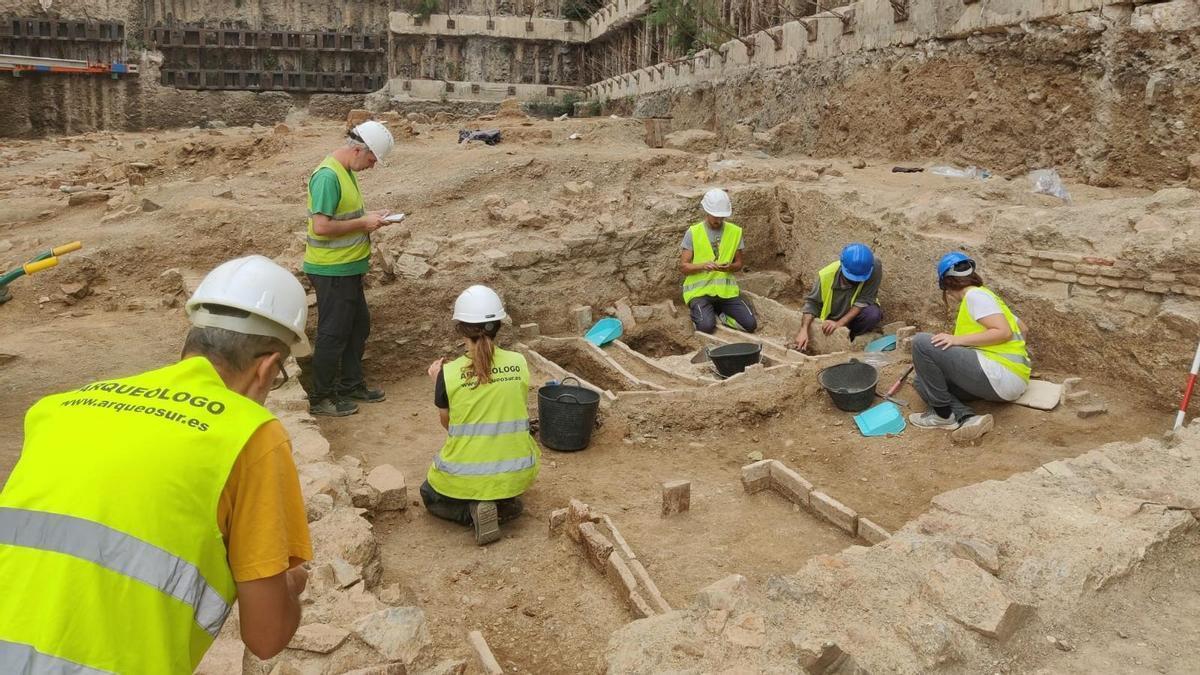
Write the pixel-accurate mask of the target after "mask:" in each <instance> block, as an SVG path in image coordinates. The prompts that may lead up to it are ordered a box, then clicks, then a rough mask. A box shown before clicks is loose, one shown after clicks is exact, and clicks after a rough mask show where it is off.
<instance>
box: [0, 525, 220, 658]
mask: <svg viewBox="0 0 1200 675" xmlns="http://www.w3.org/2000/svg"><path fill="white" fill-rule="evenodd" d="M0 544H9V545H10V546H24V547H26V548H36V549H39V550H42V551H53V552H55V553H62V554H65V555H69V556H74V557H76V558H80V559H83V560H86V561H88V562H91V563H95V564H97V565H99V566H101V567H103V568H105V569H108V570H112V571H113V572H116V573H118V574H123V575H125V576H127V577H130V578H133V579H137V580H138V581H140V582H142V583H144V584H147V585H149V586H152V587H154V588H156V589H158V590H159V591H162V592H163V593H166V594H167V595H169V596H171V597H173V598H178V599H179V600H182V601H183V602H185V603H187V604H189V605H191V606H192V608H193V614H194V616H195V617H196V623H197V624H199V626H200V627H201V628H203V629H204V632H206V633H208V634H209V635H211V636H213V638H216V637H217V633H219V632H221V626H222V625H223V624H224V623H225V617H226V616H228V615H229V610H230V605H229V603H227V602H225V600H224V598H222V597H221V594H220V593H217V591H216V590H214V589H213V587H212V586H209V585H208V582H207V581H205V580H204V577H203V576H202V575H201V574H200V570H199V569H197V568H196V566H195V565H193V564H191V563H189V562H188V561H186V560H184V559H183V558H180V557H178V556H173V555H171V554H170V553H167V552H166V551H164V550H162V549H161V548H158V547H157V546H153V545H151V544H148V543H146V542H144V541H141V540H140V539H136V538H134V537H131V536H129V535H127V534H125V533H124V532H118V531H117V530H114V529H112V528H111V527H106V526H104V525H101V524H100V523H93V522H92V521H90V520H84V519H82V518H74V517H72V516H64V515H60V514H57V513H46V512H44V511H29V510H25V509H10V508H4V507H0Z"/></svg>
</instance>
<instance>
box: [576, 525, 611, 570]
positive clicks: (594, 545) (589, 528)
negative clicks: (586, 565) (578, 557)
mask: <svg viewBox="0 0 1200 675" xmlns="http://www.w3.org/2000/svg"><path fill="white" fill-rule="evenodd" d="M579 536H580V537H581V538H582V541H583V552H584V555H585V556H586V557H587V559H588V562H590V563H592V567H595V568H596V570H597V571H598V572H600V573H601V574H607V573H608V558H609V556H611V555H612V552H613V544H612V542H611V541H609V540H608V537H606V536H604V535H603V534H600V530H597V529H596V524H595V523H583V524H582V525H580V526H579Z"/></svg>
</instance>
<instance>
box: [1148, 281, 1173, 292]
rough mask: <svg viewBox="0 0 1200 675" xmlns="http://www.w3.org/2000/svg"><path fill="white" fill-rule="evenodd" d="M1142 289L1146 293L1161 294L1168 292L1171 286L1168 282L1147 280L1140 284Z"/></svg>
mask: <svg viewBox="0 0 1200 675" xmlns="http://www.w3.org/2000/svg"><path fill="white" fill-rule="evenodd" d="M1142 290H1143V291H1146V292H1147V293H1158V294H1160V295H1161V294H1164V293H1170V292H1171V286H1170V285H1168V284H1159V283H1155V282H1153V281H1147V282H1146V283H1145V284H1144V285H1143V286H1142Z"/></svg>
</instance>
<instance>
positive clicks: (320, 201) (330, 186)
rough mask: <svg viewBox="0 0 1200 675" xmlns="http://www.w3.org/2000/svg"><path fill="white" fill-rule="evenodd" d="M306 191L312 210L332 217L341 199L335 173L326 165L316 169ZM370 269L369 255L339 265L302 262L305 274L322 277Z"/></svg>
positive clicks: (354, 179)
mask: <svg viewBox="0 0 1200 675" xmlns="http://www.w3.org/2000/svg"><path fill="white" fill-rule="evenodd" d="M350 180H352V181H354V184H355V185H358V179H357V178H355V176H354V174H350ZM308 193H309V194H310V195H312V212H313V214H314V215H315V214H318V213H320V214H321V215H325V216H329V217H330V218H332V217H333V216H334V215H336V214H337V205H338V202H340V201H342V186H341V185H339V184H338V179H337V174H335V173H334V172H333V170H332V169H330V168H328V167H323V168H320V169H317V170H316V172H315V173H313V175H312V178H309V179H308ZM370 269H371V257H370V256H367V257H366V258H363V259H362V260H355V261H354V262H349V263H342V264H340V265H315V264H313V263H310V262H305V263H304V272H305V273H306V274H317V275H320V276H324V277H349V276H354V275H356V274H366V273H367V271H368V270H370Z"/></svg>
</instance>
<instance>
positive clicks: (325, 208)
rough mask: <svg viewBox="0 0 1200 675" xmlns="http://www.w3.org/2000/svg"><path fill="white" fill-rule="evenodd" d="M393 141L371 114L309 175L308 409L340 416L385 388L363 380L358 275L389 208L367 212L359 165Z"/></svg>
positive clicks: (362, 302)
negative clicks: (313, 334) (311, 300)
mask: <svg viewBox="0 0 1200 675" xmlns="http://www.w3.org/2000/svg"><path fill="white" fill-rule="evenodd" d="M394 144H395V142H394V141H393V140H392V134H391V132H389V131H388V130H387V127H385V126H384V125H383V124H381V123H379V122H376V121H374V120H371V121H367V122H363V123H362V124H360V125H358V126H356V127H354V129H352V130H351V131H350V133H349V134H348V136H347V138H346V144H345V145H343V146H342V147H340V148H338V149H337V150H334V151H333V153H332V154H330V155H329V156H328V157H326V158H325V160H324V161H322V162H321V164H320V166H318V167H317V168H316V170H315V171H313V173H312V176H311V177H310V178H309V179H308V245H307V247H306V249H305V252H304V272H305V273H306V274H308V280H309V282H311V283H312V286H313V289H314V290H315V291H316V293H317V340H316V345H315V350H314V353H313V359H312V365H313V384H312V389H311V390H310V391H309V412H311V413H312V414H314V415H326V416H330V417H342V416H345V415H352V414H354V413H356V412H358V405H357V404H356V403H355V401H359V402H367V403H375V402H378V401H382V400H383V399H384V393H383V391H381V390H379V389H372V388H370V387H368V386H367V382H366V379H365V377H364V376H363V369H362V357H363V351H364V350H365V349H366V345H367V337H368V336H369V335H370V333H371V312H370V310H369V309H368V308H367V297H366V295H365V294H364V293H363V276H364V275H365V274H366V273H367V270H368V269H369V268H370V264H371V233H372V232H374V231H376V230H378V229H379V228H381V227H383V226H384V225H387V224H388V221H387V220H386V218H387V216H388V212H387V211H366V210H365V209H364V208H363V198H362V193H361V192H359V188H358V178H357V177H356V175H355V172H357V171H365V170H366V169H370V168H372V167H374V166H375V164H376V162H380V161H383V158H384V157H386V156H387V155H388V153H390V152H391V151H392V146H393V145H394Z"/></svg>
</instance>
